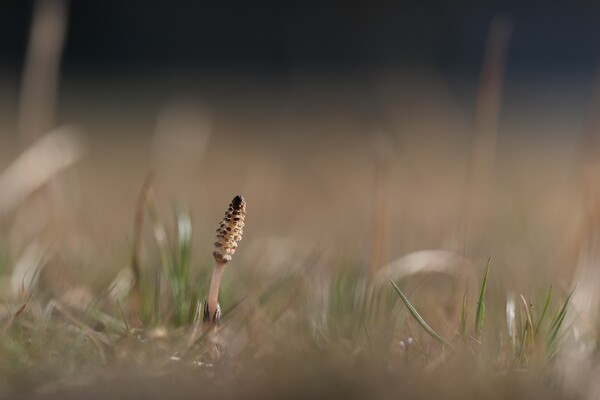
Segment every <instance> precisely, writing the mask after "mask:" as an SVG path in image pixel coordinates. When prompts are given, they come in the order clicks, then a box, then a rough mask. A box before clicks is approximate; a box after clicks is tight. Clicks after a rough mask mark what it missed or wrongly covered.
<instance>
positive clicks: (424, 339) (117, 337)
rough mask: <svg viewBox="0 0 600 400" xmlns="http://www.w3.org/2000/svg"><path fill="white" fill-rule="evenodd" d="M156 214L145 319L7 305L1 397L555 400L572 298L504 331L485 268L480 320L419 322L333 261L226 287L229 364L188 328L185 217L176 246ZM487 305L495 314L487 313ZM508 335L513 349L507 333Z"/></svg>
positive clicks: (527, 307)
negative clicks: (518, 399) (135, 386)
mask: <svg viewBox="0 0 600 400" xmlns="http://www.w3.org/2000/svg"><path fill="white" fill-rule="evenodd" d="M154 213H155V210H154V209H153V208H151V210H150V213H149V214H150V218H151V219H154V220H153V221H152V225H153V229H154V230H155V236H154V237H155V238H156V237H157V235H156V229H159V231H160V232H161V233H159V234H158V237H159V239H160V240H157V241H155V242H149V243H145V246H149V245H152V246H156V247H158V248H159V249H158V253H159V254H158V255H157V258H156V259H150V260H145V262H144V263H143V265H142V267H143V268H142V274H141V282H140V283H141V289H142V290H141V303H142V308H141V309H139V310H138V311H139V314H138V315H131V314H130V312H129V311H127V310H130V308H128V307H127V305H128V301H129V300H128V298H123V299H121V301H123V303H121V302H120V301H119V302H116V301H115V299H113V298H111V295H110V293H109V292H101V293H98V294H97V295H96V297H95V299H94V300H93V301H92V302H91V303H89V305H88V306H87V307H85V308H80V307H78V305H77V304H73V303H71V304H65V303H64V302H63V301H60V300H54V299H50V300H48V299H47V298H44V296H43V294H41V293H39V294H38V293H33V295H32V296H31V297H29V298H22V299H21V300H20V302H18V301H17V302H13V303H12V305H11V307H14V306H18V305H19V304H21V307H22V308H21V309H9V310H8V312H9V313H8V314H7V315H6V316H5V318H4V320H3V326H2V332H1V333H0V335H1V338H0V339H1V340H0V343H1V344H2V347H1V348H0V360H2V361H1V362H0V374H1V376H3V377H5V379H6V381H4V382H3V391H4V393H5V394H9V395H15V394H17V393H19V394H21V395H30V396H34V395H35V396H38V395H44V396H48V395H50V396H55V397H57V398H58V397H60V396H62V395H68V394H75V393H79V395H85V396H98V397H101V396H103V395H109V394H110V395H117V394H124V393H125V394H126V393H131V389H130V388H127V387H121V386H119V385H128V383H127V382H128V379H131V380H132V381H133V380H141V383H140V384H142V385H150V386H153V384H152V383H151V382H152V381H154V379H159V380H164V386H163V387H160V388H157V389H155V390H156V391H146V390H145V389H143V388H142V389H140V391H139V393H147V395H149V396H159V397H160V396H165V395H167V393H171V392H172V391H176V392H177V393H179V394H180V395H181V396H184V395H190V396H192V395H199V394H201V393H212V394H213V395H214V394H216V393H219V392H220V394H221V395H225V396H231V397H236V396H240V395H242V393H243V394H244V396H246V395H256V396H265V395H268V396H277V395H281V396H283V395H286V396H287V395H290V394H294V395H297V396H300V397H304V396H312V395H318V396H328V395H330V396H342V395H343V396H347V397H350V398H359V397H362V396H363V395H366V393H374V394H375V395H376V396H377V397H393V396H394V393H397V391H400V392H401V393H411V396H422V398H426V397H428V396H444V397H447V398H454V397H456V398H464V397H465V396H466V397H472V396H475V393H476V396H477V398H498V397H506V396H511V395H515V394H518V395H524V396H527V397H530V398H536V397H538V396H541V397H543V396H552V397H561V396H562V394H561V392H560V391H559V388H560V387H559V386H558V384H556V383H553V379H552V372H551V371H552V369H551V368H549V367H550V366H551V365H552V363H553V358H554V355H555V354H556V353H557V352H558V351H559V350H560V343H561V339H562V338H564V337H565V336H567V335H569V334H570V333H569V329H570V327H568V326H567V327H565V323H564V322H565V320H566V317H567V315H568V314H569V299H570V298H571V295H572V293H571V294H569V295H568V296H564V295H563V296H562V299H557V300H555V299H552V298H551V294H550V292H548V294H547V296H546V297H545V298H544V297H542V296H541V295H540V297H541V298H544V299H545V303H544V304H540V309H541V310H543V311H542V312H541V313H540V314H539V317H538V319H536V316H537V315H534V312H533V310H534V306H533V305H532V304H528V303H527V302H526V300H525V298H524V297H523V301H524V304H523V307H520V305H521V304H520V303H519V301H517V304H513V305H512V307H514V310H513V313H512V315H513V318H514V321H512V322H511V321H509V318H510V317H509V316H508V313H507V314H506V317H505V314H504V312H503V309H502V307H500V306H499V305H501V304H503V303H504V302H505V301H506V297H505V296H503V295H502V293H503V291H502V290H499V291H498V290H496V291H494V292H492V293H489V294H488V293H486V287H487V285H488V280H492V281H493V280H494V269H489V262H488V264H487V265H486V267H485V268H484V269H483V270H482V278H481V280H482V283H481V286H480V287H479V288H478V297H476V298H477V302H476V303H475V304H468V303H467V304H466V305H465V307H466V308H470V309H472V310H473V311H474V313H473V314H470V313H469V312H468V311H466V310H462V311H461V317H460V318H459V319H456V320H454V321H453V320H452V319H451V316H450V315H444V313H443V312H442V311H441V310H442V309H443V307H442V306H443V305H442V304H439V305H438V306H435V303H433V304H434V305H433V306H430V307H428V308H427V309H424V310H422V311H423V315H426V317H422V316H421V314H419V312H418V311H417V310H416V309H415V306H413V304H411V302H410V301H409V300H408V298H407V297H406V296H405V295H404V293H403V291H402V290H401V289H400V287H399V286H397V285H396V283H394V282H392V284H393V285H392V286H388V285H381V284H378V283H376V281H374V280H373V279H372V278H370V277H369V275H368V268H367V267H366V266H364V265H360V264H358V263H348V262H339V263H337V264H335V265H330V266H327V269H328V271H327V273H325V274H322V273H323V272H324V271H320V272H319V271H316V270H315V266H314V265H311V263H310V262H307V263H306V264H305V265H304V266H302V267H301V268H299V269H297V270H293V271H285V272H283V273H281V274H280V275H279V277H276V276H275V277H271V278H270V279H272V278H274V280H272V282H271V283H270V284H267V285H262V286H261V287H257V288H252V287H251V288H248V287H245V288H244V287H243V286H244V285H243V284H242V283H239V282H238V283H235V282H232V281H229V287H228V288H227V290H225V291H224V293H223V296H222V298H221V302H222V304H223V305H224V307H223V309H224V320H223V325H222V327H221V329H220V332H219V337H218V345H219V346H220V348H221V349H222V354H223V355H222V356H221V358H219V359H214V358H213V356H212V355H211V352H210V351H209V347H208V346H206V345H205V335H203V334H202V331H201V329H200V331H199V330H198V329H197V328H198V327H197V326H195V325H194V324H195V321H194V314H195V313H194V307H195V305H196V304H197V302H198V301H199V300H202V299H203V297H202V296H205V293H206V289H207V284H206V282H207V280H208V278H209V268H203V269H196V268H192V267H191V266H192V265H197V264H194V262H193V260H192V258H191V253H190V238H191V234H192V227H191V221H190V217H189V214H188V213H187V212H182V211H180V212H177V213H176V214H175V221H176V222H175V223H176V229H175V233H176V234H175V236H174V237H172V238H171V237H167V236H164V237H162V236H160V235H161V234H166V231H165V230H163V229H162V228H160V227H161V226H162V224H163V221H162V220H160V219H158V216H157V215H156V214H154ZM157 227H159V228H157ZM161 247H162V248H161ZM307 261H309V260H307ZM231 264H232V265H228V267H227V268H232V269H234V268H236V266H235V260H234V261H232V262H231ZM238 268H239V267H238ZM228 274H229V275H233V274H235V272H234V271H231V272H228ZM316 275H318V276H319V278H318V279H315V276H316ZM241 279H242V280H243V279H244V276H243V275H242V276H241ZM411 279H412V277H409V278H406V279H405V280H404V281H403V282H399V283H398V285H400V286H406V284H407V283H408V281H410V280H411ZM396 294H398V295H399V296H400V298H401V300H402V301H399V299H398V298H397V297H396ZM431 295H434V292H432V291H431V290H426V289H421V288H419V287H417V288H416V289H414V288H413V291H412V293H411V297H412V298H414V299H417V298H419V297H421V296H431ZM532 295H534V296H536V297H537V296H538V294H535V293H533V294H532ZM488 296H493V299H492V298H489V299H488V298H487V297H488ZM556 297H560V295H557V296H556ZM466 298H467V297H466ZM488 302H489V304H492V305H496V307H493V306H485V304H487V303H488ZM460 307H461V305H460V304H457V305H456V308H460ZM553 307H557V308H556V310H557V311H556V313H554V315H553V316H551V315H549V314H548V313H547V312H546V311H547V310H548V309H552V308H553ZM484 309H485V310H486V311H485V319H484V311H483V310H484ZM536 309H537V308H536ZM134 312H135V311H134ZM465 315H472V316H474V319H473V321H472V322H473V325H472V326H474V329H473V331H472V332H466V336H463V335H461V330H462V329H464V328H462V327H461V326H462V325H469V324H467V323H466V322H465V321H461V319H462V320H464V319H467V318H468V317H466V316H465ZM546 315H548V317H547V318H545V316H546ZM425 318H427V320H428V322H425ZM505 318H506V320H505ZM571 320H572V319H571ZM484 321H485V323H484ZM415 322H416V323H415ZM534 322H535V326H534ZM511 324H512V325H515V326H516V329H515V330H514V332H516V336H515V337H511V333H510V331H507V330H506V327H508V326H511ZM419 325H421V326H419ZM430 325H431V326H430ZM489 325H492V326H491V327H489ZM434 326H435V330H439V332H440V334H438V333H436V332H435V331H434V328H432V327H434ZM494 327H496V328H497V327H504V329H500V330H498V331H493V329H494ZM421 328H424V329H421ZM507 333H508V334H507ZM442 337H444V338H445V339H443V338H442ZM511 341H512V344H511ZM436 342H438V343H436ZM440 345H442V346H440ZM167 377H170V378H167ZM473 379H475V380H476V381H475V382H474V381H473ZM103 381H104V382H110V383H107V384H108V385H111V387H110V388H108V387H105V386H104V385H106V384H102V383H100V382H103ZM118 382H120V383H118ZM542 382H545V383H543V384H542ZM99 385H100V386H99ZM180 385H182V386H180ZM230 385H235V386H236V387H237V386H239V387H240V388H241V387H244V388H246V389H244V390H249V392H245V391H241V389H240V391H238V390H232V389H231V387H230ZM503 385H510V386H511V388H508V387H504V386H503ZM541 397H540V398H541Z"/></svg>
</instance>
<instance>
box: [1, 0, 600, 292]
mask: <svg viewBox="0 0 600 400" xmlns="http://www.w3.org/2000/svg"><path fill="white" fill-rule="evenodd" d="M599 55H600V6H599V5H598V4H596V3H594V2H583V1H581V2H571V3H569V4H568V5H567V6H558V5H553V4H544V5H539V4H524V3H522V2H517V1H514V2H510V1H504V2H503V1H489V2H460V3H456V2H450V3H448V2H426V3H419V4H416V3H414V2H413V3H409V2H391V1H389V2H388V1H384V2H377V3H374V2H367V1H358V2H352V3H351V4H350V3H342V2H333V1H326V2H319V3H315V4H311V3H307V2H303V3H295V2H292V3H281V2H259V3H255V2H252V3H248V2H242V1H226V2H202V1H181V2H177V3H169V2H164V1H158V0H146V1H143V2H142V1H129V2H113V3H111V2H106V1H97V0H88V1H72V2H68V1H64V0H38V1H23V0H4V1H2V3H1V4H0V171H1V173H2V175H1V177H0V218H1V219H0V227H1V231H0V237H1V246H0V247H2V254H4V255H3V257H4V259H6V260H11V261H10V262H8V263H7V265H11V264H14V263H15V262H16V260H18V259H20V258H21V257H22V256H23V254H26V253H28V252H34V253H35V251H40V250H39V249H38V250H35V248H34V250H31V245H32V243H36V246H39V247H40V248H42V249H44V250H43V251H42V253H43V254H45V256H44V257H46V258H47V261H46V262H47V264H48V265H47V267H48V269H51V268H55V269H56V270H60V271H63V272H64V271H67V273H66V274H63V273H61V274H60V276H61V278H60V282H63V281H68V279H66V280H65V279H64V278H65V276H67V277H70V278H72V280H77V281H79V280H81V279H84V280H86V281H89V282H95V278H96V277H98V276H107V277H112V276H114V273H115V272H116V271H118V270H119V269H121V268H124V267H126V266H127V265H128V263H129V258H130V250H131V239H130V238H131V232H132V229H133V219H134V211H135V204H136V201H137V197H138V194H139V192H140V188H141V185H142V182H143V181H144V179H145V177H146V175H147V174H148V173H149V172H150V171H154V172H155V181H154V189H155V192H156V196H157V199H158V203H159V204H160V207H161V212H162V216H163V218H164V219H165V220H167V221H168V220H170V219H171V214H172V211H171V210H172V205H173V204H185V205H187V206H188V207H189V208H190V209H191V211H192V215H193V223H194V228H195V233H194V243H195V248H194V256H195V260H196V262H198V263H199V262H205V261H206V260H209V259H210V246H211V243H212V235H213V230H214V228H215V227H216V224H217V222H218V220H219V219H220V217H221V215H222V213H223V211H224V210H225V207H226V205H227V204H228V202H229V201H230V200H231V198H232V197H233V196H234V195H236V194H238V193H241V194H243V195H244V196H245V197H246V200H247V203H248V220H247V224H246V225H247V228H246V237H245V241H244V243H243V245H242V246H241V247H240V255H239V257H240V258H241V259H242V260H244V261H242V262H240V264H242V265H249V266H250V267H252V268H254V267H256V266H257V265H260V266H261V267H264V268H261V270H265V271H277V270H278V269H280V268H290V263H293V262H298V263H302V262H303V260H306V259H307V257H309V256H310V254H312V253H313V252H315V251H317V252H320V253H321V252H327V253H331V254H330V257H331V258H330V259H331V260H334V261H333V262H337V261H339V260H340V259H352V260H356V261H357V262H359V263H363V264H364V265H365V266H369V268H371V269H373V270H377V269H378V268H380V267H381V266H384V265H387V264H388V263H389V262H391V261H393V260H395V259H397V258H398V257H401V256H403V255H405V254H408V253H411V252H415V251H420V250H423V249H442V250H445V251H446V250H447V251H452V252H456V253H458V254H461V255H462V256H466V257H468V258H469V259H472V260H473V261H476V262H480V261H482V260H485V259H486V258H487V257H488V256H493V257H496V258H497V259H499V260H500V261H499V262H500V263H501V264H502V265H503V268H506V269H507V271H509V272H510V271H513V270H514V271H519V272H520V273H523V274H524V278H523V280H522V284H523V285H526V284H527V282H528V281H527V278H526V275H527V272H526V271H528V270H529V269H530V268H529V267H540V266H543V267H544V268H543V270H544V271H548V272H547V273H548V274H554V273H557V271H558V273H560V274H561V276H562V277H563V278H564V279H566V280H567V281H568V280H569V279H571V274H572V273H573V271H574V270H575V265H576V264H577V261H576V260H577V259H578V257H580V254H581V252H582V248H584V247H585V243H587V241H588V239H589V237H591V236H590V234H589V231H590V230H593V229H594V226H595V225H594V226H592V225H593V224H591V223H588V222H587V221H591V220H592V219H593V218H592V217H590V216H589V215H591V214H586V213H592V214H593V211H592V210H591V209H592V208H593V206H590V205H593V204H594V200H593V199H595V197H594V192H595V190H596V189H595V186H597V185H596V184H595V176H596V175H595V174H596V173H595V171H596V169H595V165H594V162H595V156H596V155H595V153H594V151H595V150H594V149H595V148H594V144H595V143H597V140H595V138H596V137H597V136H598V135H600V129H599V128H598V126H597V125H596V122H597V121H595V120H594V117H596V116H597V115H598V112H599V110H600V109H599V108H598V107H597V105H596V100H594V99H595V95H596V94H597V93H596V89H595V87H596V86H595V85H596V81H597V74H598V59H599ZM590 199H592V200H590ZM594 215H595V214H594ZM599 220H600V219H599ZM36 248H37V247H36ZM27 249H29V250H27ZM549 250H552V251H551V252H550V251H549ZM290 254H294V256H292V257H290ZM40 257H41V256H40ZM290 260H292V261H290ZM336 260H337V261H336ZM48 275H49V276H52V274H48ZM105 279H108V278H105ZM567 281H565V282H567ZM100 282H104V280H100ZM53 284H56V285H60V284H59V283H57V282H54V283H53ZM566 285H567V286H568V284H566Z"/></svg>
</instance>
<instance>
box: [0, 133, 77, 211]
mask: <svg viewBox="0 0 600 400" xmlns="http://www.w3.org/2000/svg"><path fill="white" fill-rule="evenodd" d="M84 150H85V142H84V137H83V135H82V134H81V132H80V130H79V129H77V128H74V127H70V126H63V127H60V128H57V129H55V130H53V131H51V132H49V133H47V134H46V135H45V136H43V137H41V138H40V139H38V140H37V141H36V142H35V143H33V144H32V145H31V146H30V147H29V148H27V150H25V151H24V152H23V153H21V155H20V156H19V157H18V158H17V159H16V160H15V161H14V162H13V163H12V164H11V165H10V166H9V167H8V168H7V169H6V170H4V171H3V172H2V174H0V217H2V216H4V215H6V214H8V213H9V212H11V211H12V210H13V209H15V208H16V207H17V206H18V205H19V204H21V203H22V202H23V200H25V199H26V198H27V197H28V196H29V195H30V194H31V193H33V192H34V191H35V190H36V189H38V188H39V187H41V186H43V185H44V184H45V183H47V182H48V181H49V180H50V178H52V177H53V176H55V175H56V174H57V173H59V172H60V171H62V170H64V169H65V168H67V167H69V166H71V165H72V164H73V163H75V162H76V161H77V160H79V159H80V158H81V156H82V155H83V153H84Z"/></svg>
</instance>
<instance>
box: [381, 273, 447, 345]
mask: <svg viewBox="0 0 600 400" xmlns="http://www.w3.org/2000/svg"><path fill="white" fill-rule="evenodd" d="M390 283H391V284H392V286H394V289H395V290H396V293H398V296H400V298H401V299H402V302H403V303H404V305H405V306H406V308H407V309H408V311H409V312H410V314H411V315H412V316H413V317H414V319H415V320H416V321H417V322H418V323H419V325H421V327H422V328H423V329H425V332H427V333H428V334H429V336H431V337H432V338H433V339H434V340H435V341H436V342H438V343H440V344H442V345H446V346H448V347H449V348H451V349H452V346H451V345H450V343H448V342H447V341H445V340H444V339H443V338H442V337H441V336H440V335H438V334H437V333H436V332H435V331H434V330H433V329H432V328H431V327H430V326H429V325H428V324H427V322H425V320H424V319H423V317H421V315H419V313H418V312H417V310H416V309H415V307H413V305H412V304H411V303H410V301H408V299H407V298H406V296H405V295H404V293H402V290H400V288H399V287H398V286H397V285H396V284H395V283H394V281H392V280H391V279H390Z"/></svg>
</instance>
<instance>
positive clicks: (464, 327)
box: [460, 293, 467, 337]
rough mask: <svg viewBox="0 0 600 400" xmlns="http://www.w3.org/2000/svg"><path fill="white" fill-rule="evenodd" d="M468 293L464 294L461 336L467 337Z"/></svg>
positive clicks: (461, 313) (461, 310) (461, 309)
mask: <svg viewBox="0 0 600 400" xmlns="http://www.w3.org/2000/svg"><path fill="white" fill-rule="evenodd" d="M466 310H467V293H465V294H463V298H462V306H461V308H460V335H461V336H462V337H465V335H466V333H467V311H466Z"/></svg>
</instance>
